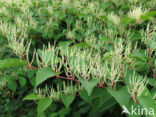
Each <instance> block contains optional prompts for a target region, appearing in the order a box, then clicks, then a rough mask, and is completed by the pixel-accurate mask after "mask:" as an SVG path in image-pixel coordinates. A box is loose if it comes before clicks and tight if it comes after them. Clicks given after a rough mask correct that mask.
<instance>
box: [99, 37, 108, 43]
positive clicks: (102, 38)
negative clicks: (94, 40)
mask: <svg viewBox="0 0 156 117" xmlns="http://www.w3.org/2000/svg"><path fill="white" fill-rule="evenodd" d="M99 41H101V42H106V43H108V42H110V39H109V38H107V37H105V36H104V37H101V38H100V39H99Z"/></svg>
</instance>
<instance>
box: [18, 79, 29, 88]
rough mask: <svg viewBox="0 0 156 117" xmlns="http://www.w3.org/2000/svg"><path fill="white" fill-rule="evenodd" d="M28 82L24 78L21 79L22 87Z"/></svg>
mask: <svg viewBox="0 0 156 117" xmlns="http://www.w3.org/2000/svg"><path fill="white" fill-rule="evenodd" d="M26 82H27V81H26V79H25V78H24V77H20V78H19V83H20V85H21V87H23V86H24V85H25V84H26Z"/></svg>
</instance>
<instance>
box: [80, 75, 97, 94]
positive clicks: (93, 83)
mask: <svg viewBox="0 0 156 117" xmlns="http://www.w3.org/2000/svg"><path fill="white" fill-rule="evenodd" d="M79 80H80V82H81V84H82V86H83V87H84V88H85V90H86V91H87V92H88V95H90V94H91V92H92V90H93V88H94V87H95V86H96V84H97V83H98V79H94V78H92V79H91V80H89V81H88V82H87V81H85V80H83V79H81V78H79Z"/></svg>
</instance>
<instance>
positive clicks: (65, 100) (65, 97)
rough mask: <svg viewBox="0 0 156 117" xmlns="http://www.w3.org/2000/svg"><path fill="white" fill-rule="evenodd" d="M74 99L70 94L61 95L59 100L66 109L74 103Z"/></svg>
mask: <svg viewBox="0 0 156 117" xmlns="http://www.w3.org/2000/svg"><path fill="white" fill-rule="evenodd" d="M74 99H75V96H74V95H71V94H68V95H65V94H62V95H61V100H62V102H63V104H64V105H65V106H66V108H69V106H70V104H71V103H72V102H73V101H74Z"/></svg>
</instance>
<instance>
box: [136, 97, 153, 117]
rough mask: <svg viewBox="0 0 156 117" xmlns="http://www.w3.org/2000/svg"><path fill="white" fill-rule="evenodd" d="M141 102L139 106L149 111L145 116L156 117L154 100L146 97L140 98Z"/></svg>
mask: <svg viewBox="0 0 156 117" xmlns="http://www.w3.org/2000/svg"><path fill="white" fill-rule="evenodd" d="M137 99H138V101H139V104H140V105H141V106H142V107H143V108H146V109H147V110H148V112H146V111H144V114H145V115H147V117H154V115H156V101H155V100H153V99H152V98H149V97H146V96H140V97H139V98H137Z"/></svg>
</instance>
